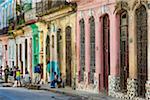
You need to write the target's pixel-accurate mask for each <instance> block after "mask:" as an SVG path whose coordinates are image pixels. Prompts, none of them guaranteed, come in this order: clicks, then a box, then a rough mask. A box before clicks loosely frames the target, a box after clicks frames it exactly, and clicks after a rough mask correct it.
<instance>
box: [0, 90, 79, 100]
mask: <svg viewBox="0 0 150 100" xmlns="http://www.w3.org/2000/svg"><path fill="white" fill-rule="evenodd" d="M0 100H81V98H79V97H72V96H67V95H62V94H57V93H52V92H47V91H42V90H28V89H24V88H11V87H0Z"/></svg>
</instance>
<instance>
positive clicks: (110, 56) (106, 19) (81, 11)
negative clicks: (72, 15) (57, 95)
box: [72, 0, 149, 100]
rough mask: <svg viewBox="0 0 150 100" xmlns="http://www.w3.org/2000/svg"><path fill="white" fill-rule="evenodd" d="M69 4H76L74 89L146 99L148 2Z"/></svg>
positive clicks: (147, 97) (104, 1) (139, 99)
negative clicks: (75, 79) (75, 70)
mask: <svg viewBox="0 0 150 100" xmlns="http://www.w3.org/2000/svg"><path fill="white" fill-rule="evenodd" d="M72 2H77V5H78V8H77V89H79V90H85V91H90V92H106V93H108V94H109V95H111V96H115V97H119V98H121V99H127V100H129V99H138V100H141V99H143V98H146V99H147V100H148V99H149V88H148V87H149V66H148V65H149V63H148V59H149V56H148V51H149V50H148V44H149V42H148V32H149V31H148V28H149V25H148V23H149V6H148V5H149V3H148V2H147V1H140V0H139V1H136V0H132V1H128V2H127V1H117V2H116V1H115V0H111V1H107V0H102V1H97V0H92V1H91V0H89V1H86V2H85V1H84V0H77V1H76V0H72ZM141 34H142V35H141Z"/></svg>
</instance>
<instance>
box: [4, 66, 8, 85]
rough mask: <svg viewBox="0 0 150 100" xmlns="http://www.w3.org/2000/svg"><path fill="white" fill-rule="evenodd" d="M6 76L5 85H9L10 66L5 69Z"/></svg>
mask: <svg viewBox="0 0 150 100" xmlns="http://www.w3.org/2000/svg"><path fill="white" fill-rule="evenodd" d="M4 74H5V83H8V75H9V68H8V65H7V66H6V68H5V69H4Z"/></svg>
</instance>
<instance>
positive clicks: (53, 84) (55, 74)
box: [51, 72, 58, 88]
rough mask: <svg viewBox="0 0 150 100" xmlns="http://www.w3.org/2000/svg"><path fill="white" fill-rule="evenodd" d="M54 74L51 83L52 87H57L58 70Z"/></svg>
mask: <svg viewBox="0 0 150 100" xmlns="http://www.w3.org/2000/svg"><path fill="white" fill-rule="evenodd" d="M53 74H54V80H53V81H52V83H51V88H55V87H56V85H57V83H58V75H57V73H56V72H54V73H53Z"/></svg>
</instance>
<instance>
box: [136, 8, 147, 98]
mask: <svg viewBox="0 0 150 100" xmlns="http://www.w3.org/2000/svg"><path fill="white" fill-rule="evenodd" d="M135 14H136V31H137V32H136V39H137V79H138V96H140V97H145V92H146V90H145V83H146V81H147V54H148V53H147V41H148V39H147V36H148V35H147V12H146V8H145V7H144V6H141V7H140V8H138V9H137V10H136V13H135Z"/></svg>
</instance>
